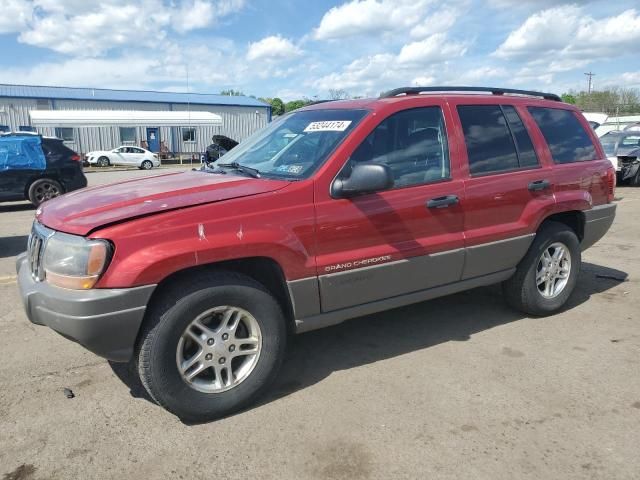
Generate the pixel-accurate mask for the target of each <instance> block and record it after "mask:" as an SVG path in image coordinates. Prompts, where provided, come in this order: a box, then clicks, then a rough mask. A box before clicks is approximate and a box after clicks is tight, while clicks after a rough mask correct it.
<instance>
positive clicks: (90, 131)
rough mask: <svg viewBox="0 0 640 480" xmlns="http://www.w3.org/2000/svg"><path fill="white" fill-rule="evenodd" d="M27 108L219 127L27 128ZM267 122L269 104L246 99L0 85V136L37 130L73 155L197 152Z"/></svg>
mask: <svg viewBox="0 0 640 480" xmlns="http://www.w3.org/2000/svg"><path fill="white" fill-rule="evenodd" d="M33 110H92V111H95V110H135V111H140V110H153V111H165V112H169V111H197V112H212V113H215V114H216V115H219V116H220V117H221V119H222V124H221V125H220V126H190V125H189V124H188V121H187V122H186V124H184V125H180V126H176V127H163V126H159V125H144V126H136V127H117V126H109V127H62V126H61V127H33V126H32V124H31V117H30V115H29V112H30V111H33ZM270 121H271V106H270V105H268V104H266V103H264V102H261V101H260V100H256V99H255V98H251V97H244V96H226V95H213V94H198V93H172V92H154V91H135V90H109V89H98V88H69V87H42V86H28V85H3V84H0V132H2V131H20V130H22V131H38V132H39V133H42V134H43V135H55V136H57V137H59V138H62V139H63V140H64V141H65V143H66V144H67V145H68V146H69V148H72V149H73V150H75V151H77V152H79V153H86V152H89V151H92V150H108V149H111V148H115V147H117V146H118V145H139V146H145V145H146V146H147V148H149V149H150V150H152V151H160V150H162V151H168V152H171V153H175V154H179V153H191V152H193V153H199V152H202V151H204V150H205V149H206V147H207V145H209V144H210V143H211V137H212V136H213V135H225V136H227V137H229V138H232V139H233V140H236V141H238V142H239V141H241V140H243V139H245V138H246V137H248V136H249V135H251V134H252V133H253V132H254V131H256V130H257V129H259V128H262V127H263V126H264V125H266V124H267V123H268V122H270Z"/></svg>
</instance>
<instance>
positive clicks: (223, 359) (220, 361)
mask: <svg viewBox="0 0 640 480" xmlns="http://www.w3.org/2000/svg"><path fill="white" fill-rule="evenodd" d="M226 361H227V359H226V358H224V357H222V358H221V359H220V360H218V363H220V364H223V363H224V362H226Z"/></svg>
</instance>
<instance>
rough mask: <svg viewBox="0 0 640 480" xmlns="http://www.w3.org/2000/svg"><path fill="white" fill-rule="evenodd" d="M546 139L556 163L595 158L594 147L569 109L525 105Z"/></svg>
mask: <svg viewBox="0 0 640 480" xmlns="http://www.w3.org/2000/svg"><path fill="white" fill-rule="evenodd" d="M527 108H528V110H529V112H530V113H531V116H532V117H533V119H534V120H535V121H536V123H537V124H538V127H539V128H540V131H541V132H542V135H543V136H544V139H545V140H546V141H547V145H548V146H549V150H550V151H551V157H552V158H553V161H554V162H556V163H571V162H583V161H587V160H595V158H596V149H595V147H594V146H593V142H592V141H591V138H590V137H589V135H588V134H587V132H586V130H585V129H584V127H583V126H582V124H581V123H580V122H579V121H578V119H577V118H576V116H575V114H574V113H573V112H572V111H570V110H564V109H561V108H547V107H527Z"/></svg>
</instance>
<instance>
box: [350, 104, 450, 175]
mask: <svg viewBox="0 0 640 480" xmlns="http://www.w3.org/2000/svg"><path fill="white" fill-rule="evenodd" d="M358 162H375V163H381V164H384V165H387V166H388V167H389V168H390V169H391V172H392V173H393V178H394V187H395V188H399V187H407V186H411V185H419V184H424V183H429V182H434V181H438V180H443V179H446V178H449V148H448V143H447V133H446V130H445V126H444V118H443V116H442V110H441V109H440V107H424V108H413V109H410V110H404V111H402V112H398V113H396V114H394V115H391V116H390V117H388V118H387V119H385V120H383V121H382V123H380V124H379V125H378V126H377V127H376V128H375V129H374V130H373V132H371V133H370V134H369V135H368V136H367V138H366V139H365V140H364V141H363V142H362V143H361V144H360V146H358V148H357V149H356V150H355V151H354V152H353V154H352V155H351V158H350V159H349V163H348V164H347V166H346V167H345V169H344V170H343V173H342V174H343V175H345V176H348V175H349V173H350V171H351V167H352V166H353V165H354V164H355V163H358Z"/></svg>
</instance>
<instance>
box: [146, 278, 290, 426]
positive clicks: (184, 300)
mask: <svg viewBox="0 0 640 480" xmlns="http://www.w3.org/2000/svg"><path fill="white" fill-rule="evenodd" d="M169 288H170V289H169V290H168V291H164V292H162V296H159V298H158V303H156V304H155V305H153V306H151V307H150V309H149V311H148V314H147V317H146V319H145V324H144V327H143V330H142V332H141V335H140V340H139V345H138V350H137V355H136V357H135V358H136V360H137V370H138V374H139V376H140V380H141V381H142V384H143V385H144V387H145V389H146V390H147V391H148V392H149V395H150V396H151V397H152V398H153V399H154V400H155V401H156V402H158V404H160V405H161V406H163V407H164V408H165V409H167V410H168V411H170V412H172V413H174V414H175V415H177V416H178V417H180V418H181V419H183V420H186V421H192V422H204V421H209V420H213V419H216V418H220V417H223V416H226V415H229V414H231V413H233V412H235V411H237V410H239V409H241V408H243V407H245V406H247V405H248V404H250V403H252V402H253V401H254V400H255V399H256V398H257V397H258V396H259V395H260V394H261V393H262V392H263V391H264V390H265V389H266V388H267V387H268V386H269V384H270V383H271V382H272V381H273V379H274V378H275V376H276V375H277V372H278V369H279V367H280V365H281V363H282V359H283V357H284V352H285V345H286V338H287V337H286V335H287V330H286V325H285V320H284V315H283V313H282V310H281V308H280V305H279V303H278V302H277V301H276V299H275V298H274V297H273V296H272V295H271V294H270V293H269V292H268V291H267V290H266V289H265V288H264V287H263V286H262V285H261V284H259V283H257V282H255V281H254V280H253V279H251V278H249V277H247V276H244V275H240V274H237V273H234V272H223V271H219V272H208V273H200V274H197V275H195V276H193V277H190V278H188V279H187V278H185V279H184V280H182V281H180V282H177V283H176V284H174V285H172V286H171V287H169ZM227 310H234V311H237V312H240V313H239V314H238V316H236V317H234V316H233V314H232V315H230V316H229V318H228V319H227V320H225V318H226V315H227ZM233 318H236V320H233ZM227 322H228V324H229V325H231V323H232V322H235V325H236V327H235V328H234V329H233V330H231V329H230V328H231V327H228V326H227V325H226V323H227ZM245 322H246V324H247V325H249V324H251V325H252V326H249V327H246V325H245ZM194 328H195V329H194ZM243 329H245V332H248V333H243ZM194 332H195V333H196V334H195V335H194ZM225 332H229V333H225ZM224 335H226V338H225V337H224ZM249 339H251V341H252V342H253V343H254V344H255V352H254V350H251V349H250V348H249V349H245V347H246V346H247V345H242V343H243V342H242V341H243V340H245V341H246V342H249ZM188 349H190V353H188V355H185V352H187V350H188ZM245 351H247V352H249V353H248V354H244V353H240V352H245ZM226 352H234V353H229V354H227V353H226ZM224 357H226V359H225V358H224ZM192 360H193V361H194V363H192ZM187 365H189V366H188V367H187ZM225 366H226V367H228V369H226V370H225ZM245 367H246V368H245ZM194 372H199V373H195V374H194ZM192 374H193V378H192V379H189V378H188V377H189V376H190V375H192Z"/></svg>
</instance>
